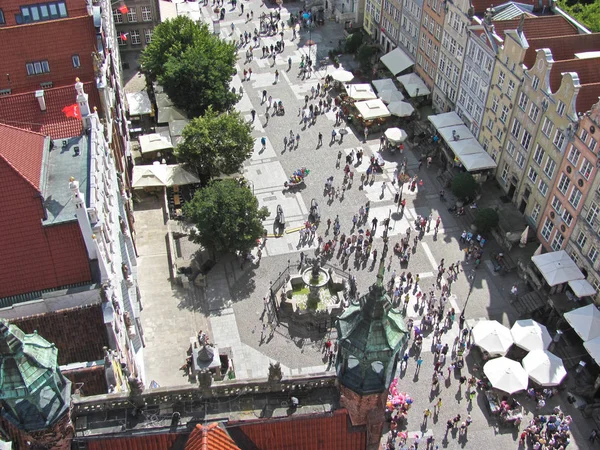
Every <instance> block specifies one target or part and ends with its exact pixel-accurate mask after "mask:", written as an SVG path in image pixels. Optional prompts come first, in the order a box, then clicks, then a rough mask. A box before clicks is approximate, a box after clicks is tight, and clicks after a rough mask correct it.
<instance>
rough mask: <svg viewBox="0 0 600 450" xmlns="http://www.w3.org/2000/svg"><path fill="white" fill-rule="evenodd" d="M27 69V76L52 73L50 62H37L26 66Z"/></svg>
mask: <svg viewBox="0 0 600 450" xmlns="http://www.w3.org/2000/svg"><path fill="white" fill-rule="evenodd" d="M25 68H26V69H27V75H39V74H42V73H50V66H49V65H48V61H47V60H44V61H35V62H30V63H27V64H25Z"/></svg>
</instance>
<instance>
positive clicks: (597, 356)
mask: <svg viewBox="0 0 600 450" xmlns="http://www.w3.org/2000/svg"><path fill="white" fill-rule="evenodd" d="M583 346H584V347H585V349H586V350H587V352H588V353H589V355H590V356H591V357H592V358H593V359H594V361H596V364H600V337H597V338H595V339H591V340H589V341H587V342H584V343H583Z"/></svg>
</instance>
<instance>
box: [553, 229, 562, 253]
mask: <svg viewBox="0 0 600 450" xmlns="http://www.w3.org/2000/svg"><path fill="white" fill-rule="evenodd" d="M564 241H565V238H564V237H563V235H562V234H560V233H556V234H555V235H554V239H552V244H550V246H551V247H552V250H554V251H555V252H557V251H559V250H560V249H561V248H562V245H563V242H564Z"/></svg>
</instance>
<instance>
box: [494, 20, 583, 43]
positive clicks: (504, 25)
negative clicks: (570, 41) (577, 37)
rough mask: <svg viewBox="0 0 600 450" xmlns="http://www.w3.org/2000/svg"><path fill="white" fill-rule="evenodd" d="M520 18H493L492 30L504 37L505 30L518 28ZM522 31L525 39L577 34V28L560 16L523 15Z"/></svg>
mask: <svg viewBox="0 0 600 450" xmlns="http://www.w3.org/2000/svg"><path fill="white" fill-rule="evenodd" d="M520 22H521V19H512V20H494V22H493V24H494V30H495V32H496V34H497V35H498V36H500V37H501V38H502V39H504V33H505V32H506V31H507V30H516V29H518V28H519V24H520ZM523 33H524V34H525V37H526V38H527V40H529V39H532V38H548V37H554V36H568V35H573V34H577V33H578V31H577V28H576V27H575V25H573V24H572V23H571V22H569V21H568V20H567V19H565V18H564V17H562V16H541V17H525V20H524V22H523Z"/></svg>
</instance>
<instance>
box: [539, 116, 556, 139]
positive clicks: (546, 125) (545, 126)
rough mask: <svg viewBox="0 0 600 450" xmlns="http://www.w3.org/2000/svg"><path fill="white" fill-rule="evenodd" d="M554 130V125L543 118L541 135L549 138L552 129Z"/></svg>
mask: <svg viewBox="0 0 600 450" xmlns="http://www.w3.org/2000/svg"><path fill="white" fill-rule="evenodd" d="M553 128H554V124H553V123H552V121H551V120H550V119H548V118H547V117H544V124H543V125H542V133H544V134H545V135H546V136H547V137H550V134H551V133H552V129H553Z"/></svg>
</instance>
